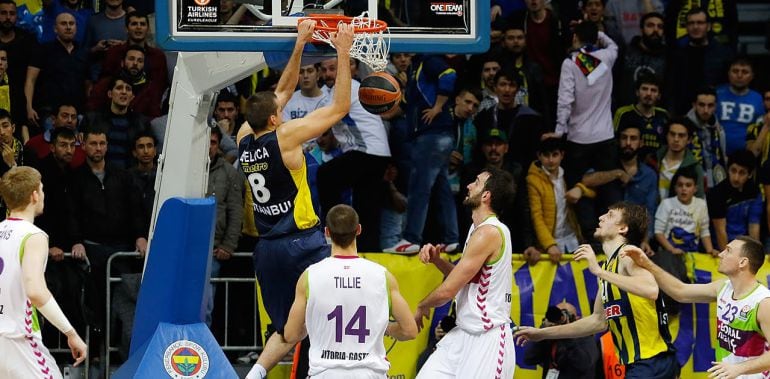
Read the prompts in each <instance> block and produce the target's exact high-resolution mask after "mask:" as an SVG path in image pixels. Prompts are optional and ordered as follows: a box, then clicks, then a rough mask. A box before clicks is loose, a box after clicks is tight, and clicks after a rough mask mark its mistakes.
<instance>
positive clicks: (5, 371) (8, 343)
mask: <svg viewBox="0 0 770 379" xmlns="http://www.w3.org/2000/svg"><path fill="white" fill-rule="evenodd" d="M0 352H2V355H3V357H2V359H0V378H45V379H61V377H62V375H61V372H60V371H59V367H58V366H57V365H56V361H55V360H54V359H53V357H52V356H51V353H49V352H48V349H47V348H46V347H45V346H43V342H42V341H41V340H40V339H39V338H32V339H27V338H24V337H20V338H7V337H0Z"/></svg>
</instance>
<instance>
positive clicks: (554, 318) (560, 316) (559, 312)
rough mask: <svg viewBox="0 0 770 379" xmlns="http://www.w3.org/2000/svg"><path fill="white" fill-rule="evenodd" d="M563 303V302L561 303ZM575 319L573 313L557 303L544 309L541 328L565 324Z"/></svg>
mask: <svg viewBox="0 0 770 379" xmlns="http://www.w3.org/2000/svg"><path fill="white" fill-rule="evenodd" d="M562 304H565V303H562ZM574 321H575V314H574V313H572V312H570V311H569V310H567V309H565V308H560V307H559V306H558V305H552V306H550V307H548V310H546V311H545V317H544V318H543V324H542V326H541V327H542V328H544V327H548V326H554V325H565V324H569V323H571V322H574Z"/></svg>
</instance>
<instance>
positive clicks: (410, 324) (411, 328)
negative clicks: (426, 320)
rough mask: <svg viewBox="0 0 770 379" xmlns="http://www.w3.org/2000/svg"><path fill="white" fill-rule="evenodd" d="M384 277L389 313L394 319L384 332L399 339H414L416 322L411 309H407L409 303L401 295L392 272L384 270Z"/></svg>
mask: <svg viewBox="0 0 770 379" xmlns="http://www.w3.org/2000/svg"><path fill="white" fill-rule="evenodd" d="M385 277H386V279H387V280H388V291H389V292H390V304H391V305H390V307H391V309H390V313H391V315H392V316H393V318H395V319H396V321H395V322H391V323H389V324H388V329H387V332H386V334H387V335H389V336H391V337H393V338H395V339H397V340H399V341H407V340H411V339H414V338H415V337H417V324H416V323H415V322H414V318H413V317H412V311H411V310H409V304H407V303H406V300H404V297H403V296H401V292H399V290H398V282H397V281H396V278H395V277H394V276H393V274H391V273H390V272H387V271H385Z"/></svg>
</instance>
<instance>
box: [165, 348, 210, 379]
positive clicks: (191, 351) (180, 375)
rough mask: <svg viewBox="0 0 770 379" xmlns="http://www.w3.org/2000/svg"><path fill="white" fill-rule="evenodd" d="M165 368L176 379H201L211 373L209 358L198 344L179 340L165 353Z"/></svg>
mask: <svg viewBox="0 0 770 379" xmlns="http://www.w3.org/2000/svg"><path fill="white" fill-rule="evenodd" d="M163 367H165V369H166V373H168V375H170V376H171V377H172V378H174V379H193V378H194V379H199V378H203V377H205V376H206V373H207V372H208V371H209V356H208V354H206V350H203V348H202V347H201V346H200V345H198V344H197V343H195V342H192V341H188V340H179V341H176V342H174V343H172V344H171V345H169V346H168V347H167V348H166V351H165V352H164V353H163Z"/></svg>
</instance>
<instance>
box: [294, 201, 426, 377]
mask: <svg viewBox="0 0 770 379" xmlns="http://www.w3.org/2000/svg"><path fill="white" fill-rule="evenodd" d="M360 234H361V224H359V223H358V214H357V213H356V211H355V210H353V208H351V207H350V206H347V205H342V204H341V205H335V206H334V207H332V209H331V210H329V212H328V213H327V215H326V235H327V236H329V237H330V238H331V240H332V256H331V257H330V258H326V259H324V260H323V261H321V262H318V263H316V264H314V265H312V266H310V267H309V268H308V269H307V270H305V272H304V273H303V274H302V276H300V278H299V281H298V282H297V292H296V295H295V296H294V305H292V307H291V312H290V313H289V321H288V322H286V328H285V329H284V333H283V337H284V339H285V341H286V342H287V343H297V342H298V341H300V340H301V339H303V338H305V336H306V335H309V336H310V342H311V345H310V371H309V375H310V377H312V378H330V379H367V378H372V379H374V378H385V377H386V374H387V373H388V368H389V367H390V362H388V360H387V359H386V358H385V346H384V345H383V340H382V337H383V336H384V335H385V334H386V333H387V334H388V335H390V336H392V337H393V338H395V339H397V340H400V341H405V340H410V339H413V338H414V337H415V336H416V335H417V325H416V324H415V322H414V319H413V318H412V313H411V311H410V310H409V305H408V304H407V303H406V300H404V298H403V297H402V296H401V293H400V292H399V291H398V283H397V282H396V278H395V277H393V275H392V274H391V273H389V272H388V271H387V270H386V269H385V267H382V266H380V265H379V264H377V263H374V262H371V261H368V260H366V259H361V258H359V256H358V250H357V248H356V236H358V235H360ZM389 315H393V318H394V319H395V321H394V322H390V323H389V322H388V316H389Z"/></svg>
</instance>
